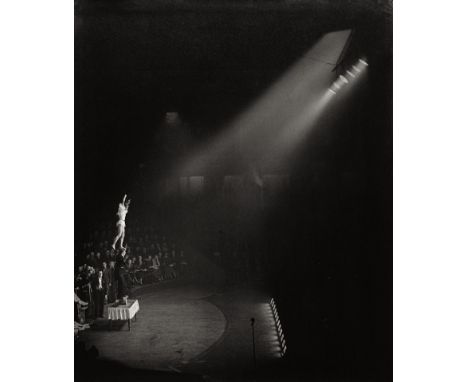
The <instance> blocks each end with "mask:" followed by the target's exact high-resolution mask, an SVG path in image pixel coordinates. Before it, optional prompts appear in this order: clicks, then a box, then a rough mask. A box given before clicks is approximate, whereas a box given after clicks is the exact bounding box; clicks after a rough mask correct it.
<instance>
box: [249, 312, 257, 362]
mask: <svg viewBox="0 0 468 382" xmlns="http://www.w3.org/2000/svg"><path fill="white" fill-rule="evenodd" d="M254 325H255V318H253V317H252V318H251V319H250V326H251V327H252V351H253V364H254V371H255V370H256V369H257V356H256V354H255V328H254Z"/></svg>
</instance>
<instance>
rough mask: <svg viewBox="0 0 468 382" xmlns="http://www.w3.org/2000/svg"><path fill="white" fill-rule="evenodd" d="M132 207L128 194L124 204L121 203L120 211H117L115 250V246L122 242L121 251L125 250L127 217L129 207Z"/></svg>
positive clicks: (124, 198)
mask: <svg viewBox="0 0 468 382" xmlns="http://www.w3.org/2000/svg"><path fill="white" fill-rule="evenodd" d="M129 206H130V199H128V200H127V194H125V195H124V197H123V200H122V202H120V203H119V209H118V210H117V216H118V218H119V220H118V221H117V224H116V226H117V234H116V236H115V238H114V242H113V243H112V248H113V249H114V250H115V245H116V244H117V242H118V241H120V249H123V248H124V247H123V241H124V238H125V217H126V216H127V213H128V207H129Z"/></svg>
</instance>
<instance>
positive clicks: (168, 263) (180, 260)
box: [75, 225, 189, 324]
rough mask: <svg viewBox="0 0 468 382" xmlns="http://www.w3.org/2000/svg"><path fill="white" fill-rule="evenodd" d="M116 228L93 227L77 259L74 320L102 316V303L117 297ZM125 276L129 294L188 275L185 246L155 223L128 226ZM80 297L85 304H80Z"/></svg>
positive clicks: (81, 322)
mask: <svg viewBox="0 0 468 382" xmlns="http://www.w3.org/2000/svg"><path fill="white" fill-rule="evenodd" d="M114 233H115V232H114V230H113V229H112V226H107V227H106V226H104V227H101V228H99V229H96V230H94V231H93V232H92V233H91V234H90V235H89V238H88V239H87V240H86V241H85V242H84V243H83V245H82V250H81V253H79V254H77V255H76V258H75V266H76V268H75V305H76V310H75V322H78V323H80V324H83V323H85V322H86V321H87V320H88V319H95V318H98V317H103V314H104V309H103V306H104V305H105V304H107V303H114V302H115V301H116V300H117V299H118V283H119V278H118V277H117V273H118V272H116V256H120V255H119V252H118V251H114V250H113V249H112V248H111V247H110V243H111V241H112V238H113V234H114ZM126 238H127V239H128V240H126V241H125V245H126V248H127V249H126V252H125V257H124V264H125V265H124V272H123V273H122V275H123V276H122V275H121V276H120V277H124V280H122V281H121V282H123V283H125V284H126V290H128V291H129V294H131V293H132V290H135V288H137V287H138V286H141V285H150V284H155V283H159V282H162V281H165V280H173V279H176V278H181V277H187V276H188V275H189V268H188V265H189V264H188V262H187V259H186V256H185V253H184V250H183V247H182V245H180V244H179V243H178V242H176V241H175V240H174V239H173V238H169V237H167V236H165V235H160V234H159V233H158V232H157V231H156V229H155V228H154V227H152V226H149V227H145V228H142V227H140V226H139V225H135V226H134V227H129V228H128V229H127V232H126ZM77 298H78V299H79V300H80V301H82V302H84V303H86V304H87V306H86V309H83V304H80V303H77Z"/></svg>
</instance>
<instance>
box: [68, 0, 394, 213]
mask: <svg viewBox="0 0 468 382" xmlns="http://www.w3.org/2000/svg"><path fill="white" fill-rule="evenodd" d="M200 3H201V4H200ZM341 29H352V30H353V37H352V40H351V44H350V45H349V47H348V49H347V57H348V58H349V59H355V58H357V57H361V56H365V57H367V58H368V60H369V61H370V62H371V63H372V66H371V67H372V70H373V74H372V76H371V77H372V78H373V79H375V81H376V82H375V83H376V84H377V85H376V86H377V87H378V86H380V84H379V81H383V82H384V83H385V84H384V86H387V83H388V77H389V76H390V77H391V62H392V3H391V1H371V0H361V1H343V0H333V1H332V0H329V1H301V0H290V1H242V0H240V1H239V0H238V1H218V0H211V1H203V2H200V1H192V0H179V1H177V0H153V1H150V0H121V1H118V0H113V1H110V0H105V1H104V0H76V1H75V184H76V202H77V206H80V205H86V204H87V203H88V202H89V201H90V200H95V199H96V200H102V198H104V197H105V195H106V194H107V193H108V191H109V189H112V190H113V192H115V193H116V194H119V193H120V188H122V187H128V183H129V182H131V179H132V178H131V177H132V174H134V173H135V169H136V168H138V166H139V165H140V164H141V163H142V162H146V161H147V160H148V159H149V158H150V159H151V160H152V161H153V162H154V163H157V164H158V166H160V167H161V166H165V164H164V161H163V160H162V158H163V156H164V155H162V153H169V154H168V155H166V158H172V159H174V158H176V157H177V156H178V155H179V154H180V152H181V150H180V149H179V146H180V145H181V142H184V140H185V143H187V140H190V139H195V140H196V139H204V138H206V136H207V135H210V134H214V133H216V132H217V131H219V130H220V129H222V128H223V126H225V123H226V122H227V121H229V120H230V118H232V117H233V116H235V115H236V114H237V113H239V112H240V111H242V110H243V109H244V108H245V107H246V106H248V105H249V104H250V103H251V102H252V100H253V99H255V98H256V97H258V96H259V95H260V94H261V93H262V90H264V89H266V88H267V87H268V86H269V85H271V83H272V82H273V81H274V80H275V79H276V78H278V77H279V76H280V75H281V74H282V73H283V72H284V71H285V70H286V69H287V68H288V66H289V65H291V64H293V63H294V62H295V61H296V60H297V59H298V58H299V57H300V56H301V55H302V54H303V53H304V52H306V51H307V50H308V49H310V48H311V47H312V45H313V44H314V42H315V41H316V40H317V39H318V38H319V37H320V36H321V35H323V34H324V33H327V32H329V31H334V30H341ZM382 74H384V76H382ZM376 94H377V93H376ZM375 109H376V108H375ZM376 110H377V109H376ZM167 111H177V112H178V113H179V114H180V115H181V117H182V119H183V120H184V122H185V126H186V127H187V129H188V130H189V131H190V132H191V134H192V136H190V137H187V136H184V133H181V134H179V135H177V132H172V133H171V134H168V133H167V132H166V131H164V129H161V128H160V127H161V126H162V121H163V119H164V115H165V113H166V112H167ZM189 143H190V142H189ZM122 177H124V178H125V182H126V183H127V185H125V184H124V183H125V182H123V181H122V179H121V178H122ZM98 191H99V192H101V193H102V195H103V196H102V197H101V198H99V197H98V196H97V192H98ZM96 203H98V202H96Z"/></svg>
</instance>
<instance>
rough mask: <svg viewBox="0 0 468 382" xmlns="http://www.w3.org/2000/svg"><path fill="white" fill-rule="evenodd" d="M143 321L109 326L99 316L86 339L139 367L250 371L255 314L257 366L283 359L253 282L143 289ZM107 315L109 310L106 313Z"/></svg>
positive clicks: (104, 354)
mask: <svg viewBox="0 0 468 382" xmlns="http://www.w3.org/2000/svg"><path fill="white" fill-rule="evenodd" d="M133 298H137V299H138V300H139V305H140V311H139V312H138V315H137V321H136V322H132V326H131V331H128V328H127V324H126V323H125V322H122V323H121V326H120V328H117V329H116V330H108V325H107V320H103V319H101V320H99V321H97V322H96V323H95V325H93V329H91V330H88V331H86V332H84V333H83V335H82V337H81V340H82V341H84V342H85V343H86V345H87V346H91V345H94V346H95V347H96V348H97V349H98V351H99V355H100V358H101V359H104V360H109V361H117V362H119V363H121V364H123V365H126V366H128V367H131V368H135V369H144V370H158V371H172V372H176V373H178V372H181V373H191V374H197V375H205V376H208V375H209V376H221V375H224V376H226V375H229V376H234V375H236V374H237V375H238V376H241V375H245V374H246V373H249V372H250V371H251V370H252V365H253V356H252V331H251V326H250V318H251V317H255V320H256V321H255V332H256V335H255V337H256V357H257V358H256V360H257V367H261V365H262V364H266V363H268V364H269V365H270V366H271V362H277V361H278V360H279V354H278V352H277V350H276V349H277V346H276V343H275V333H274V330H273V327H272V323H271V318H270V316H269V312H268V303H267V302H268V298H269V297H268V295H267V294H265V293H264V292H262V291H261V290H259V289H258V288H254V287H252V286H236V287H234V288H230V289H225V290H223V291H216V289H215V288H214V287H211V286H206V285H205V286H203V285H197V284H193V283H173V284H168V285H163V286H161V285H156V286H150V287H146V288H142V289H141V290H140V291H137V292H136V293H135V295H134V296H133ZM105 313H106V312H105Z"/></svg>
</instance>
